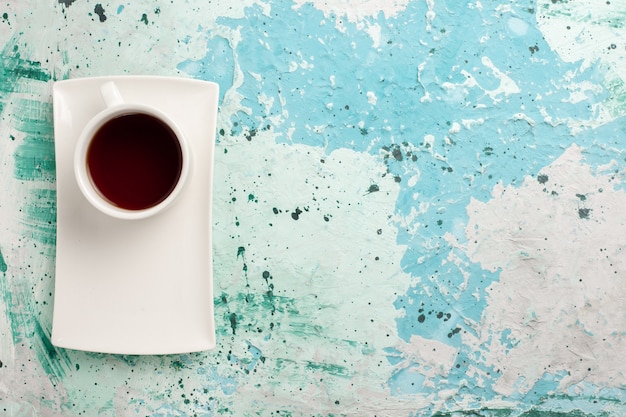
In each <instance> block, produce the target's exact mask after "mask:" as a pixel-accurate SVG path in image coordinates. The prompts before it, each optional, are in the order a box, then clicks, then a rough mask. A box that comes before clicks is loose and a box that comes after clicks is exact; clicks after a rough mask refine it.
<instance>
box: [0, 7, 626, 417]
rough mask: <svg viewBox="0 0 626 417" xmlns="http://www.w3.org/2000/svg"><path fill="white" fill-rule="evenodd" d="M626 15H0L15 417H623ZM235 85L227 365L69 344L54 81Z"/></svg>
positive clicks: (1, 356)
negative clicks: (56, 299)
mask: <svg viewBox="0 0 626 417" xmlns="http://www.w3.org/2000/svg"><path fill="white" fill-rule="evenodd" d="M625 16H626V4H624V3H623V2H620V1H616V0H612V1H595V0H580V1H571V0H570V1H568V0H536V1H530V0H484V1H466V0H463V1H457V0H447V1H443V0H414V1H409V0H398V1H395V2H390V1H387V0H344V1H340V0H329V1H318V0H315V1H304V0H295V1H261V0H245V1H240V2H231V1H228V0H213V1H203V0H202V1H201V0H187V1H176V2H174V1H171V2H170V1H148V0H121V1H89V0H47V1H36V0H28V1H23V0H20V2H19V3H18V2H9V3H3V4H1V5H0V41H1V45H2V51H1V53H0V116H1V119H0V158H1V159H0V175H1V180H2V184H3V186H2V189H1V191H0V251H1V256H0V273H1V275H0V295H1V297H2V299H1V303H0V306H1V307H2V308H1V309H0V333H1V338H0V415H6V416H14V417H17V416H19V417H31V416H55V417H56V416H114V415H118V416H119V415H123V416H126V415H128V416H134V415H140V416H159V417H165V416H213V415H231V416H252V415H263V416H265V415H276V416H281V415H292V416H301V415H302V416H340V415H347V416H353V415H363V416H413V415H415V416H426V415H438V416H454V415H480V416H541V415H547V416H570V417H572V416H574V417H586V416H621V415H625V414H626V385H625V384H626V383H625V381H626V375H625V374H626V361H624V357H625V356H626V333H625V332H626V309H625V302H626V279H625V277H626V264H625V260H626V257H625V253H624V252H625V251H626V237H625V236H626V214H624V208H625V207H626V192H625V190H624V183H625V178H624V173H625V171H624V169H625V165H626V154H625V151H624V148H625V145H626V139H624V137H625V134H626V132H625V131H626V123H625V122H624V120H625V119H624V114H625V113H626V85H625V83H624V81H625V79H626V75H625V74H626V64H625V59H626V43H624V39H626V36H625V35H626V20H625ZM111 74H159V75H175V76H183V77H192V78H198V79H206V80H212V81H216V82H218V83H219V84H220V87H221V99H220V112H219V126H218V136H219V142H218V143H217V153H216V161H215V163H216V165H215V175H216V178H215V187H214V215H215V219H214V229H213V232H214V248H213V251H214V256H215V258H214V270H215V305H216V323H217V327H218V346H217V348H216V349H215V350H213V351H210V352H204V353H199V354H191V355H174V356H117V355H104V354H95V353H86V352H77V351H69V350H62V349H57V348H55V347H54V346H52V345H51V343H50V339H49V338H50V328H51V315H52V300H53V288H54V262H55V233H56V232H55V207H56V196H55V163H54V147H53V143H54V142H53V141H54V132H53V126H52V108H51V96H50V93H51V85H52V82H53V81H54V80H60V79H66V78H77V77H86V76H95V75H111Z"/></svg>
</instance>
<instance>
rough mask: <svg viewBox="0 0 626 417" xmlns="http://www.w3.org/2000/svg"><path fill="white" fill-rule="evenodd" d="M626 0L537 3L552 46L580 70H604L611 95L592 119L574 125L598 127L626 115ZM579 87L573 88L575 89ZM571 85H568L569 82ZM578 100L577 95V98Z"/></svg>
mask: <svg viewBox="0 0 626 417" xmlns="http://www.w3.org/2000/svg"><path fill="white" fill-rule="evenodd" d="M625 15H626V2H623V1H611V2H608V1H596V0H577V1H569V2H557V3H555V2H553V1H551V0H539V1H538V2H537V15H536V19H537V27H538V28H539V30H540V31H541V33H542V34H543V37H544V39H545V40H546V42H547V43H548V44H549V45H550V47H551V48H552V49H553V50H554V51H555V52H556V53H557V54H558V55H559V56H560V57H561V59H562V60H563V61H565V62H576V63H580V72H584V71H586V70H588V69H589V68H590V67H592V66H597V67H598V68H599V69H600V70H601V71H602V72H604V82H603V86H598V87H589V86H585V89H586V90H592V89H596V88H606V90H608V93H609V97H608V98H606V99H604V100H603V101H602V102H601V103H599V104H598V106H597V107H598V108H597V109H596V111H595V112H594V114H596V115H597V116H596V117H595V119H592V120H572V121H570V122H569V124H570V126H572V127H573V128H578V129H580V128H584V127H596V126H599V125H602V124H605V123H608V122H610V121H612V120H615V119H617V118H619V117H621V116H623V115H625V114H626V109H624V106H623V101H624V96H625V95H626V87H624V86H625V85H626V72H624V70H623V68H624V66H625V65H626V48H624V44H623V39H624V38H626V25H624V24H623V21H624V16H625ZM576 87H577V86H576V85H574V86H572V87H569V88H573V89H574V94H575V91H576V89H577V88H576ZM566 88H567V85H566ZM573 99H574V100H575V99H576V96H574V98H573Z"/></svg>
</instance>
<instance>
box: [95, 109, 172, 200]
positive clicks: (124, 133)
mask: <svg viewBox="0 0 626 417" xmlns="http://www.w3.org/2000/svg"><path fill="white" fill-rule="evenodd" d="M86 164H87V171H88V174H89V178H90V180H91V182H92V183H93V186H94V188H96V190H97V191H98V193H99V194H100V195H101V196H102V197H103V198H104V199H105V200H107V201H109V202H110V203H111V204H113V205H114V206H117V207H119V208H121V209H125V210H144V209H148V208H150V207H154V206H156V205H158V204H159V203H161V202H162V201H163V200H165V199H166V198H167V197H168V196H169V195H170V194H171V192H172V191H173V190H174V188H175V187H176V184H177V183H178V181H179V180H180V177H181V172H182V167H183V152H182V149H181V145H180V141H179V139H178V138H177V136H176V133H175V132H174V131H173V130H172V129H171V128H170V127H169V126H168V125H167V124H166V123H164V122H163V121H161V120H159V119H158V118H157V117H155V116H152V115H150V114H145V113H128V114H122V115H119V116H116V117H114V118H112V119H110V120H108V121H107V122H105V123H104V124H103V125H102V126H101V127H100V128H99V129H98V130H97V131H96V132H95V134H94V135H93V138H92V139H91V142H90V144H89V147H88V149H87V158H86Z"/></svg>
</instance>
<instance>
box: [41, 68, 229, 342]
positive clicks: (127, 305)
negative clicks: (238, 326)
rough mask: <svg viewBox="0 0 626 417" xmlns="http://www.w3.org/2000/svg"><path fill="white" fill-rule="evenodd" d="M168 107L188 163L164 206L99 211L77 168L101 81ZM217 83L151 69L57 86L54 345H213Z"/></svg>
mask: <svg viewBox="0 0 626 417" xmlns="http://www.w3.org/2000/svg"><path fill="white" fill-rule="evenodd" d="M110 80H113V81H115V83H116V85H117V87H118V89H119V91H120V93H121V95H122V97H123V98H124V101H126V102H134V103H144V104H149V105H151V106H153V107H155V108H157V109H159V110H161V111H162V112H164V113H166V114H168V115H169V116H170V117H171V118H172V120H173V121H174V122H175V123H176V124H178V126H179V127H180V129H181V130H182V132H183V134H184V135H185V137H186V138H187V141H188V143H189V147H190V151H191V152H190V153H191V159H192V160H191V167H190V168H191V169H190V172H189V177H188V180H187V182H186V184H185V187H184V189H183V190H182V192H181V194H180V195H179V196H178V198H177V200H176V201H175V203H174V204H173V205H172V206H171V207H169V208H168V209H167V210H165V211H164V212H161V213H159V214H157V215H155V216H152V217H149V218H147V219H142V220H120V219H115V218H112V217H109V216H107V215H105V214H102V213H101V212H99V211H98V210H97V209H95V208H94V207H93V206H91V204H90V203H89V202H88V201H87V200H86V199H85V198H84V197H83V195H82V193H81V192H80V190H79V188H78V185H77V183H76V180H75V177H74V171H73V157H74V147H75V145H76V141H77V140H78V137H79V135H80V132H81V131H82V129H83V127H84V126H85V124H86V123H87V122H88V121H89V120H90V119H91V118H92V117H93V116H94V115H95V114H97V113H98V112H100V111H101V110H103V109H104V108H105V105H104V102H103V101H102V97H101V95H100V86H101V85H102V84H103V83H105V82H107V81H110ZM217 103H218V85H217V84H215V83H211V82H205V81H198V80H188V79H181V78H168V77H152V76H118V77H97V78H84V79H75V80H66V81H59V82H56V83H55V84H54V88H53V105H54V130H55V133H54V135H55V151H56V169H57V254H56V278H55V296H54V315H53V323H52V343H53V344H54V345H56V346H59V347H63V348H70V349H78V350H87V351H94V352H105V353H119V354H170V353H185V352H195V351H202V350H207V349H211V348H213V347H214V346H215V324H214V320H213V278H212V259H211V250H212V249H211V224H212V221H211V191H212V190H211V187H212V182H213V153H214V143H215V130H216V118H217Z"/></svg>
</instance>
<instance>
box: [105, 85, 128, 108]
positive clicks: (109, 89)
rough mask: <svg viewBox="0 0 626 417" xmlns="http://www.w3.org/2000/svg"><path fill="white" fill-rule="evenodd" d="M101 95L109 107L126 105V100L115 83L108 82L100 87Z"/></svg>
mask: <svg viewBox="0 0 626 417" xmlns="http://www.w3.org/2000/svg"><path fill="white" fill-rule="evenodd" d="M100 94H101V95H102V99H103V100H104V103H105V104H106V106H107V107H113V106H118V105H120V104H124V99H123V98H122V95H121V94H120V90H118V88H117V86H116V85H115V83H114V82H113V81H107V82H106V83H104V84H102V85H101V86H100Z"/></svg>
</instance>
